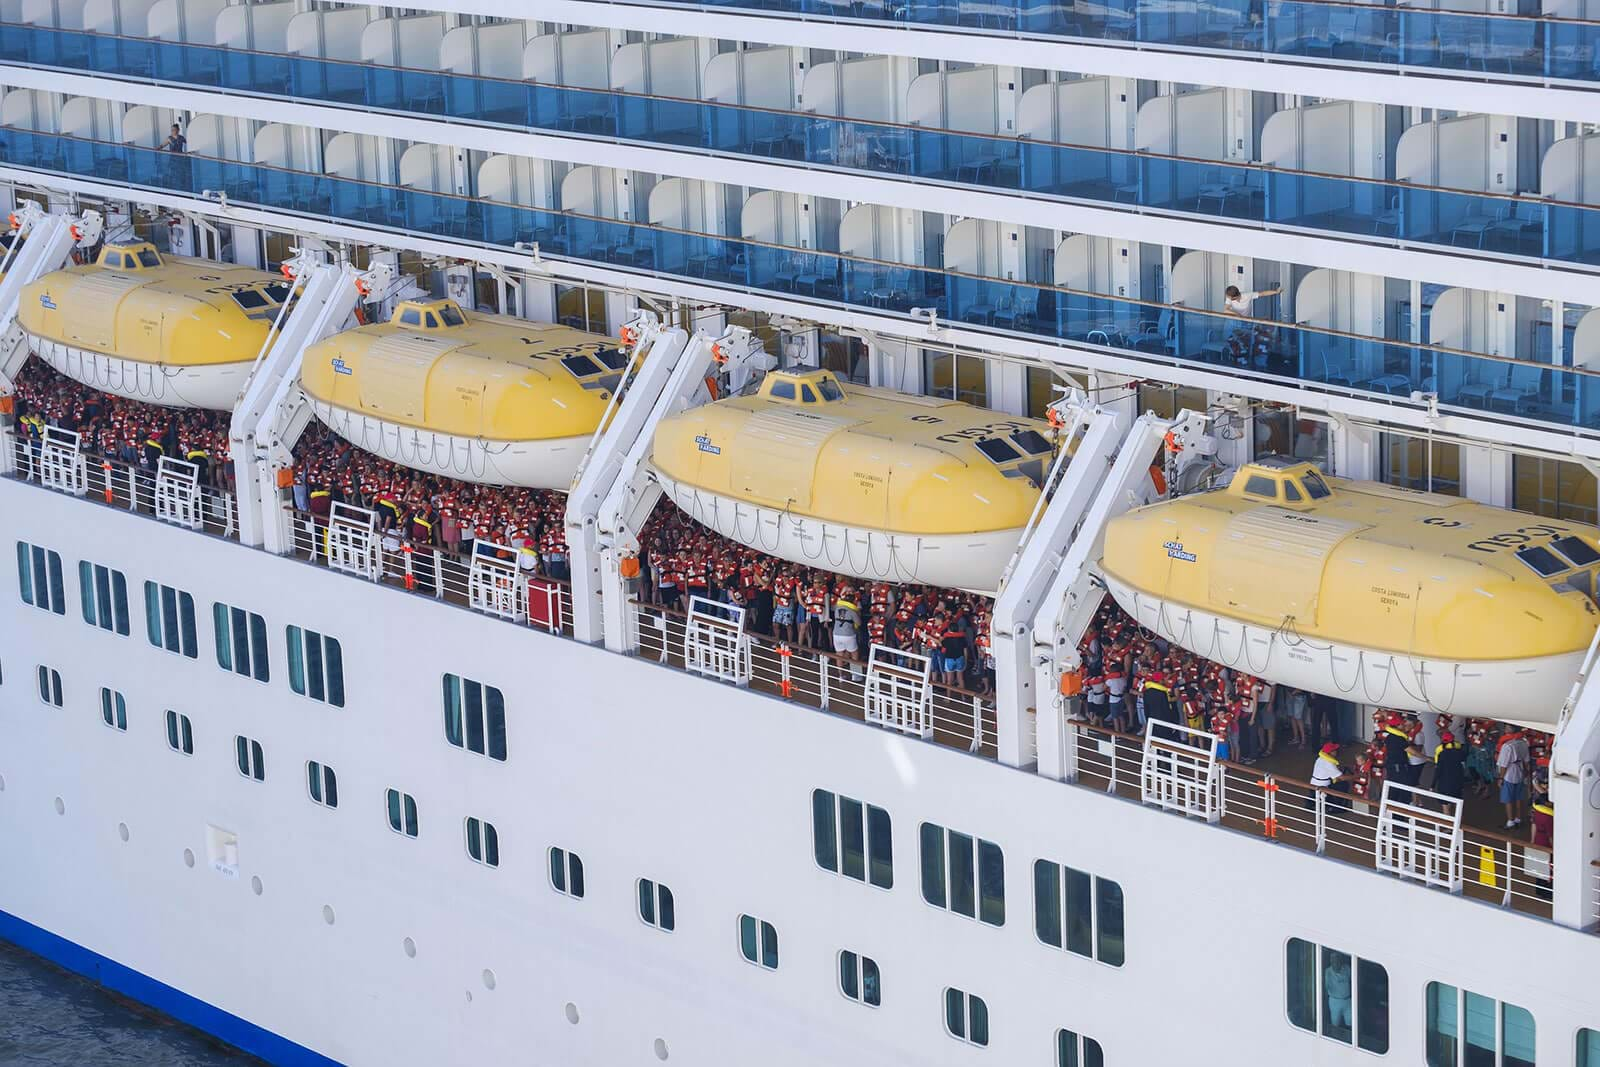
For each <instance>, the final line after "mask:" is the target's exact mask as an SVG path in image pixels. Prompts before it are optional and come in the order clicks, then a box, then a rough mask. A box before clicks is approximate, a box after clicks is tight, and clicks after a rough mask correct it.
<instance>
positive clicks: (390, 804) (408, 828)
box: [384, 789, 417, 837]
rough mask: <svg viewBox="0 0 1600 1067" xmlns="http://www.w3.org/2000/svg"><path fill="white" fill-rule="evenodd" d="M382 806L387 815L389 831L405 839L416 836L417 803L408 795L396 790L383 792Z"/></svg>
mask: <svg viewBox="0 0 1600 1067" xmlns="http://www.w3.org/2000/svg"><path fill="white" fill-rule="evenodd" d="M384 806H385V807H386V808H387V809H388V813H389V829H391V830H393V831H394V832H395V833H397V834H402V835H404V836H406V837H416V836H417V801H416V798H415V797H413V796H412V795H411V794H410V793H402V792H400V790H398V789H390V790H386V791H385V792H384Z"/></svg>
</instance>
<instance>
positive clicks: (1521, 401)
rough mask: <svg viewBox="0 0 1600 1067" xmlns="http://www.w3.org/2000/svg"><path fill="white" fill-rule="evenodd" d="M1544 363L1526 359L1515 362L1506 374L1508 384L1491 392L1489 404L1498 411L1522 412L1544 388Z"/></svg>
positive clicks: (1545, 368) (1545, 366)
mask: <svg viewBox="0 0 1600 1067" xmlns="http://www.w3.org/2000/svg"><path fill="white" fill-rule="evenodd" d="M1548 369H1549V368H1548V366H1547V365H1546V364H1544V363H1535V362H1533V361H1532V360H1525V361H1523V362H1520V363H1513V364H1512V365H1511V368H1510V371H1509V373H1508V374H1507V375H1506V384H1505V385H1503V386H1501V387H1500V388H1499V389H1496V390H1494V391H1492V392H1491V393H1490V394H1489V404H1488V406H1489V407H1491V408H1494V409H1496V410H1498V411H1510V412H1520V411H1524V410H1526V409H1527V407H1528V405H1529V404H1530V403H1532V401H1534V400H1535V399H1537V398H1538V396H1539V395H1540V393H1542V392H1543V388H1544V372H1545V371H1546V370H1548Z"/></svg>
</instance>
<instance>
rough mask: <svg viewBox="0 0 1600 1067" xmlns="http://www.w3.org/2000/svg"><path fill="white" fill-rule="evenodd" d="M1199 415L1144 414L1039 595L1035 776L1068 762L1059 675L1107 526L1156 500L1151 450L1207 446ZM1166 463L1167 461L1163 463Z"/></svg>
mask: <svg viewBox="0 0 1600 1067" xmlns="http://www.w3.org/2000/svg"><path fill="white" fill-rule="evenodd" d="M1205 431H1206V417H1205V416H1204V415H1203V414H1200V413H1198V412H1194V411H1184V412H1180V413H1179V415H1178V417H1177V418H1176V419H1162V418H1159V417H1157V416H1156V415H1154V414H1153V413H1149V412H1147V413H1145V414H1144V415H1141V416H1140V417H1139V419H1138V420H1137V421H1136V422H1135V423H1134V424H1133V429H1132V430H1130V431H1129V432H1128V436H1127V439H1126V440H1125V441H1124V442H1123V444H1122V448H1121V450H1120V451H1119V452H1118V453H1117V458H1116V462H1114V463H1113V464H1112V465H1111V472H1110V474H1109V475H1108V476H1107V477H1106V479H1105V481H1104V483H1103V484H1102V485H1100V486H1099V487H1098V489H1097V490H1096V491H1095V495H1094V499H1093V501H1092V502H1091V503H1090V505H1089V507H1088V509H1087V511H1086V512H1085V513H1084V517H1083V523H1082V525H1081V526H1080V527H1079V528H1078V532H1077V535H1076V536H1075V537H1074V538H1073V540H1072V543H1071V545H1070V546H1068V548H1067V550H1066V552H1065V553H1064V554H1063V555H1062V557H1061V565H1060V566H1059V567H1058V568H1057V569H1056V573H1055V577H1054V579H1053V580H1052V581H1051V583H1050V587H1049V589H1048V590H1047V591H1046V592H1045V594H1044V596H1043V597H1042V598H1041V599H1040V607H1039V612H1038V614H1037V615H1035V616H1034V619H1033V655H1032V658H1033V666H1034V686H1035V696H1036V699H1037V700H1038V702H1039V704H1038V708H1039V712H1038V715H1037V717H1036V722H1035V728H1036V732H1037V740H1038V750H1039V773H1040V774H1042V775H1045V776H1047V777H1051V778H1060V777H1062V775H1063V773H1064V771H1065V769H1066V768H1068V767H1071V766H1074V765H1075V762H1076V761H1075V760H1073V759H1072V758H1071V755H1072V754H1071V753H1070V752H1069V748H1070V747H1071V746H1072V745H1074V744H1075V743H1076V735H1075V734H1074V733H1073V731H1071V730H1063V729H1062V725H1063V724H1062V721H1061V714H1060V709H1059V707H1058V704H1057V701H1058V694H1059V693H1060V678H1061V674H1062V672H1064V671H1067V670H1076V669H1077V668H1078V665H1079V664H1078V642H1079V641H1081V640H1082V639H1083V635H1084V634H1085V633H1086V632H1087V631H1088V629H1089V624H1090V622H1092V621H1093V619H1094V615H1095V612H1096V611H1098V610H1099V609H1100V601H1101V598H1102V596H1103V594H1104V592H1105V583H1104V579H1103V578H1102V577H1101V575H1100V566H1099V561H1100V557H1101V555H1102V554H1103V552H1104V549H1105V532H1106V526H1107V524H1108V523H1110V521H1111V520H1112V519H1114V518H1116V517H1117V516H1118V515H1121V514H1122V513H1123V512H1126V511H1131V510H1132V509H1134V508H1136V507H1139V506H1140V505H1143V504H1146V503H1149V502H1150V501H1152V500H1153V499H1155V498H1156V495H1157V494H1156V489H1155V486H1154V485H1153V484H1152V481H1151V478H1150V461H1151V459H1152V458H1153V457H1154V456H1155V455H1156V454H1157V450H1158V449H1162V448H1166V449H1167V450H1168V452H1167V455H1168V456H1169V458H1170V456H1172V455H1173V454H1175V453H1176V452H1177V451H1179V450H1181V449H1184V448H1190V447H1196V448H1197V450H1198V451H1201V452H1204V451H1207V447H1206V446H1207V444H1208V442H1209V439H1208V438H1206V436H1205ZM1169 465H1170V464H1169Z"/></svg>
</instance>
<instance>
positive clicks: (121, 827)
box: [117, 822, 128, 844]
mask: <svg viewBox="0 0 1600 1067" xmlns="http://www.w3.org/2000/svg"><path fill="white" fill-rule="evenodd" d="M117 836H118V837H120V838H122V841H123V843H124V844H126V843H127V841H128V824H127V823H125V822H119V823H117Z"/></svg>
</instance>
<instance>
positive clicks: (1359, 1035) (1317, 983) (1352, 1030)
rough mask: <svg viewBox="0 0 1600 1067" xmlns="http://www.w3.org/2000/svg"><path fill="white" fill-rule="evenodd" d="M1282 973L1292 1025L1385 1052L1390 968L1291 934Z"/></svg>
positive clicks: (1387, 1045) (1330, 1038)
mask: <svg viewBox="0 0 1600 1067" xmlns="http://www.w3.org/2000/svg"><path fill="white" fill-rule="evenodd" d="M1284 977H1285V989H1286V991H1287V992H1286V1004H1285V1007H1286V1009H1287V1011H1288V1015H1289V1022H1290V1023H1291V1024H1292V1025H1294V1026H1297V1027H1299V1028H1300V1029H1301V1030H1307V1031H1310V1032H1311V1033H1314V1034H1321V1035H1322V1036H1323V1037H1325V1038H1327V1039H1329V1040H1330V1041H1337V1042H1339V1043H1340V1044H1341V1045H1349V1044H1352V1043H1353V1044H1355V1045H1357V1046H1358V1047H1360V1048H1361V1049H1363V1050H1365V1051H1367V1052H1374V1053H1377V1054H1378V1055H1380V1056H1381V1055H1383V1054H1385V1053H1387V1052H1388V1051H1389V972H1388V971H1387V970H1385V969H1384V968H1383V967H1381V966H1380V965H1378V964H1376V963H1373V962H1371V961H1370V960H1358V959H1354V958H1353V957H1352V956H1351V955H1350V954H1349V953H1347V952H1340V951H1338V950H1337V949H1331V948H1326V947H1324V946H1322V945H1314V944H1312V943H1311V942H1309V941H1303V940H1301V939H1300V938H1298V937H1291V938H1290V939H1289V942H1288V944H1287V946H1286V947H1285V949H1284Z"/></svg>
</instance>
